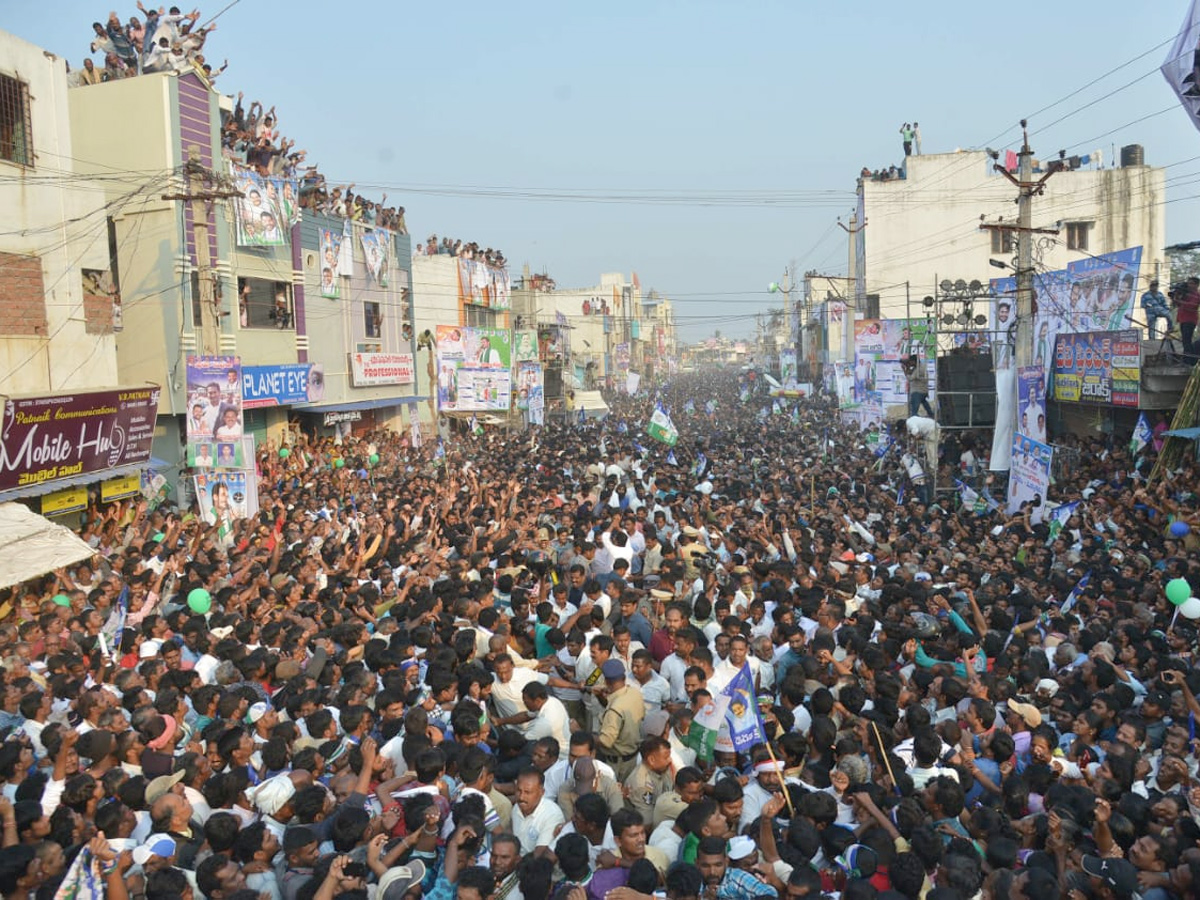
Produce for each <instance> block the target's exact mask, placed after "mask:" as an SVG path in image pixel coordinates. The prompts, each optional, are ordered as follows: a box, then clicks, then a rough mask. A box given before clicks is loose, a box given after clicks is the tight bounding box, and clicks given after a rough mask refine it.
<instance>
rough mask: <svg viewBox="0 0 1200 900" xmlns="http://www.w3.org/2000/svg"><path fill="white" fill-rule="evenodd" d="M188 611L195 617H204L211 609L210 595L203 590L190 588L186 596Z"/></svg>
mask: <svg viewBox="0 0 1200 900" xmlns="http://www.w3.org/2000/svg"><path fill="white" fill-rule="evenodd" d="M187 605H188V609H190V610H191V611H192V612H194V613H196V614H197V615H200V616H202V615H204V614H205V613H206V612H208V611H209V610H210V609H212V594H210V593H209V592H208V591H206V590H205V589H204V588H192V590H191V592H190V593H189V594H188V596H187Z"/></svg>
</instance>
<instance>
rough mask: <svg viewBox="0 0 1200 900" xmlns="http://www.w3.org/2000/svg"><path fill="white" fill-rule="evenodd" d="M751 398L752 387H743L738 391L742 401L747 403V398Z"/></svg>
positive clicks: (739, 398)
mask: <svg viewBox="0 0 1200 900" xmlns="http://www.w3.org/2000/svg"><path fill="white" fill-rule="evenodd" d="M749 399H750V388H748V387H744V388H742V389H741V390H740V391H739V392H738V400H739V401H740V402H741V403H745V402H746V401H747V400H749Z"/></svg>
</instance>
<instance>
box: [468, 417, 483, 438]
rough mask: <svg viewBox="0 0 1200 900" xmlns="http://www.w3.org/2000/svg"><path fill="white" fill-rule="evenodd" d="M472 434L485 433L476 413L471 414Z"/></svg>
mask: <svg viewBox="0 0 1200 900" xmlns="http://www.w3.org/2000/svg"><path fill="white" fill-rule="evenodd" d="M471 434H474V435H480V434H483V426H482V425H480V424H479V420H478V419H477V418H475V414H474V413H472V414H471Z"/></svg>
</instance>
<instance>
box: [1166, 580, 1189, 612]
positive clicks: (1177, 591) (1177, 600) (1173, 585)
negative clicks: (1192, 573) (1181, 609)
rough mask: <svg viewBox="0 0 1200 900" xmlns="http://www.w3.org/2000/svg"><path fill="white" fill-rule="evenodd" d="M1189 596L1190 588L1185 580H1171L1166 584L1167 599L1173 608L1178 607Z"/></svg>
mask: <svg viewBox="0 0 1200 900" xmlns="http://www.w3.org/2000/svg"><path fill="white" fill-rule="evenodd" d="M1190 596H1192V586H1191V585H1190V584H1188V583H1187V579H1186V578H1172V579H1171V580H1170V581H1168V582H1167V599H1168V600H1170V601H1171V602H1172V603H1173V604H1174V605H1175V606H1179V605H1180V604H1181V603H1183V602H1184V601H1185V600H1187V598H1188V597H1190Z"/></svg>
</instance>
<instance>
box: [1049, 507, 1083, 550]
mask: <svg viewBox="0 0 1200 900" xmlns="http://www.w3.org/2000/svg"><path fill="white" fill-rule="evenodd" d="M1078 508H1079V501H1078V500H1072V501H1071V502H1070V503H1060V504H1059V505H1058V506H1056V507H1055V508H1054V509H1053V510H1051V512H1050V537H1049V538H1047V539H1046V544H1047V545H1049V544H1052V543H1053V542H1054V539H1055V538H1057V537H1058V536H1059V535H1060V534H1061V533H1062V530H1063V529H1064V528H1066V527H1067V522H1068V521H1069V520H1070V518H1071V516H1073V515H1075V510H1076V509H1078Z"/></svg>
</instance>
